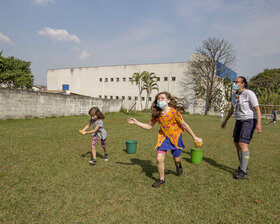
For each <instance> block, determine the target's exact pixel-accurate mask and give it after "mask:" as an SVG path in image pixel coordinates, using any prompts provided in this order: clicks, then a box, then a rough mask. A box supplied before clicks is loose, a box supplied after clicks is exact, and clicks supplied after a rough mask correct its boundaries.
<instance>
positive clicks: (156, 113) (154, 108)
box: [152, 92, 185, 119]
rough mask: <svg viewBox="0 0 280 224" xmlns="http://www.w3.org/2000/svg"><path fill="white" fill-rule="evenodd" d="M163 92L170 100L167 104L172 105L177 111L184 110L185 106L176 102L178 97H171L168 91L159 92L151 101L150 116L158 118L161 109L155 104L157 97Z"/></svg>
mask: <svg viewBox="0 0 280 224" xmlns="http://www.w3.org/2000/svg"><path fill="white" fill-rule="evenodd" d="M161 94H164V95H165V96H166V98H167V99H169V100H170V102H169V103H168V106H170V107H173V108H174V109H176V110H177V111H180V112H184V111H185V108H184V106H183V104H181V103H178V98H177V97H172V96H171V94H170V93H168V92H160V93H158V94H157V95H156V98H155V100H154V102H153V103H152V118H153V119H155V118H158V117H159V116H160V115H161V111H162V110H161V109H160V108H159V107H158V106H157V99H158V97H159V95H161Z"/></svg>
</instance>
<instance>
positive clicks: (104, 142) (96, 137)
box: [91, 135, 106, 149]
mask: <svg viewBox="0 0 280 224" xmlns="http://www.w3.org/2000/svg"><path fill="white" fill-rule="evenodd" d="M98 140H99V138H98V136H97V135H95V136H93V138H92V142H91V146H92V147H96V145H97V142H98ZM100 140H101V146H102V148H103V149H105V148H106V139H104V140H102V139H100Z"/></svg>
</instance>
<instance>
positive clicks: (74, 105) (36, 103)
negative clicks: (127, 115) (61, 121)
mask: <svg viewBox="0 0 280 224" xmlns="http://www.w3.org/2000/svg"><path fill="white" fill-rule="evenodd" d="M93 106H97V107H99V109H100V110H101V111H102V112H117V111H120V109H121V106H122V100H110V99H107V100H105V99H99V98H93V97H87V96H75V95H63V94H56V93H42V92H33V91H27V90H10V89H0V119H8V118H13V119H16V118H31V117H49V116H69V115H87V114H88V111H89V109H90V108H91V107H93Z"/></svg>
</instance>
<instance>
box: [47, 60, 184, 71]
mask: <svg viewBox="0 0 280 224" xmlns="http://www.w3.org/2000/svg"><path fill="white" fill-rule="evenodd" d="M185 63H188V62H187V61H185V62H160V63H144V64H125V65H101V66H85V67H72V68H51V69H48V71H51V70H62V69H81V68H100V67H118V66H135V65H162V64H185Z"/></svg>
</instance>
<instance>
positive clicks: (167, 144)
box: [157, 134, 185, 157]
mask: <svg viewBox="0 0 280 224" xmlns="http://www.w3.org/2000/svg"><path fill="white" fill-rule="evenodd" d="M178 146H179V147H180V148H182V149H184V148H185V146H184V143H183V139H182V134H181V135H180V137H179V141H178ZM182 149H177V148H176V147H175V146H174V145H173V144H172V142H171V141H170V139H169V138H168V137H167V136H166V138H165V140H164V141H163V143H162V144H161V146H160V147H158V150H157V153H161V154H166V153H167V151H169V150H170V151H171V154H172V156H173V157H179V156H181V154H182Z"/></svg>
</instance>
